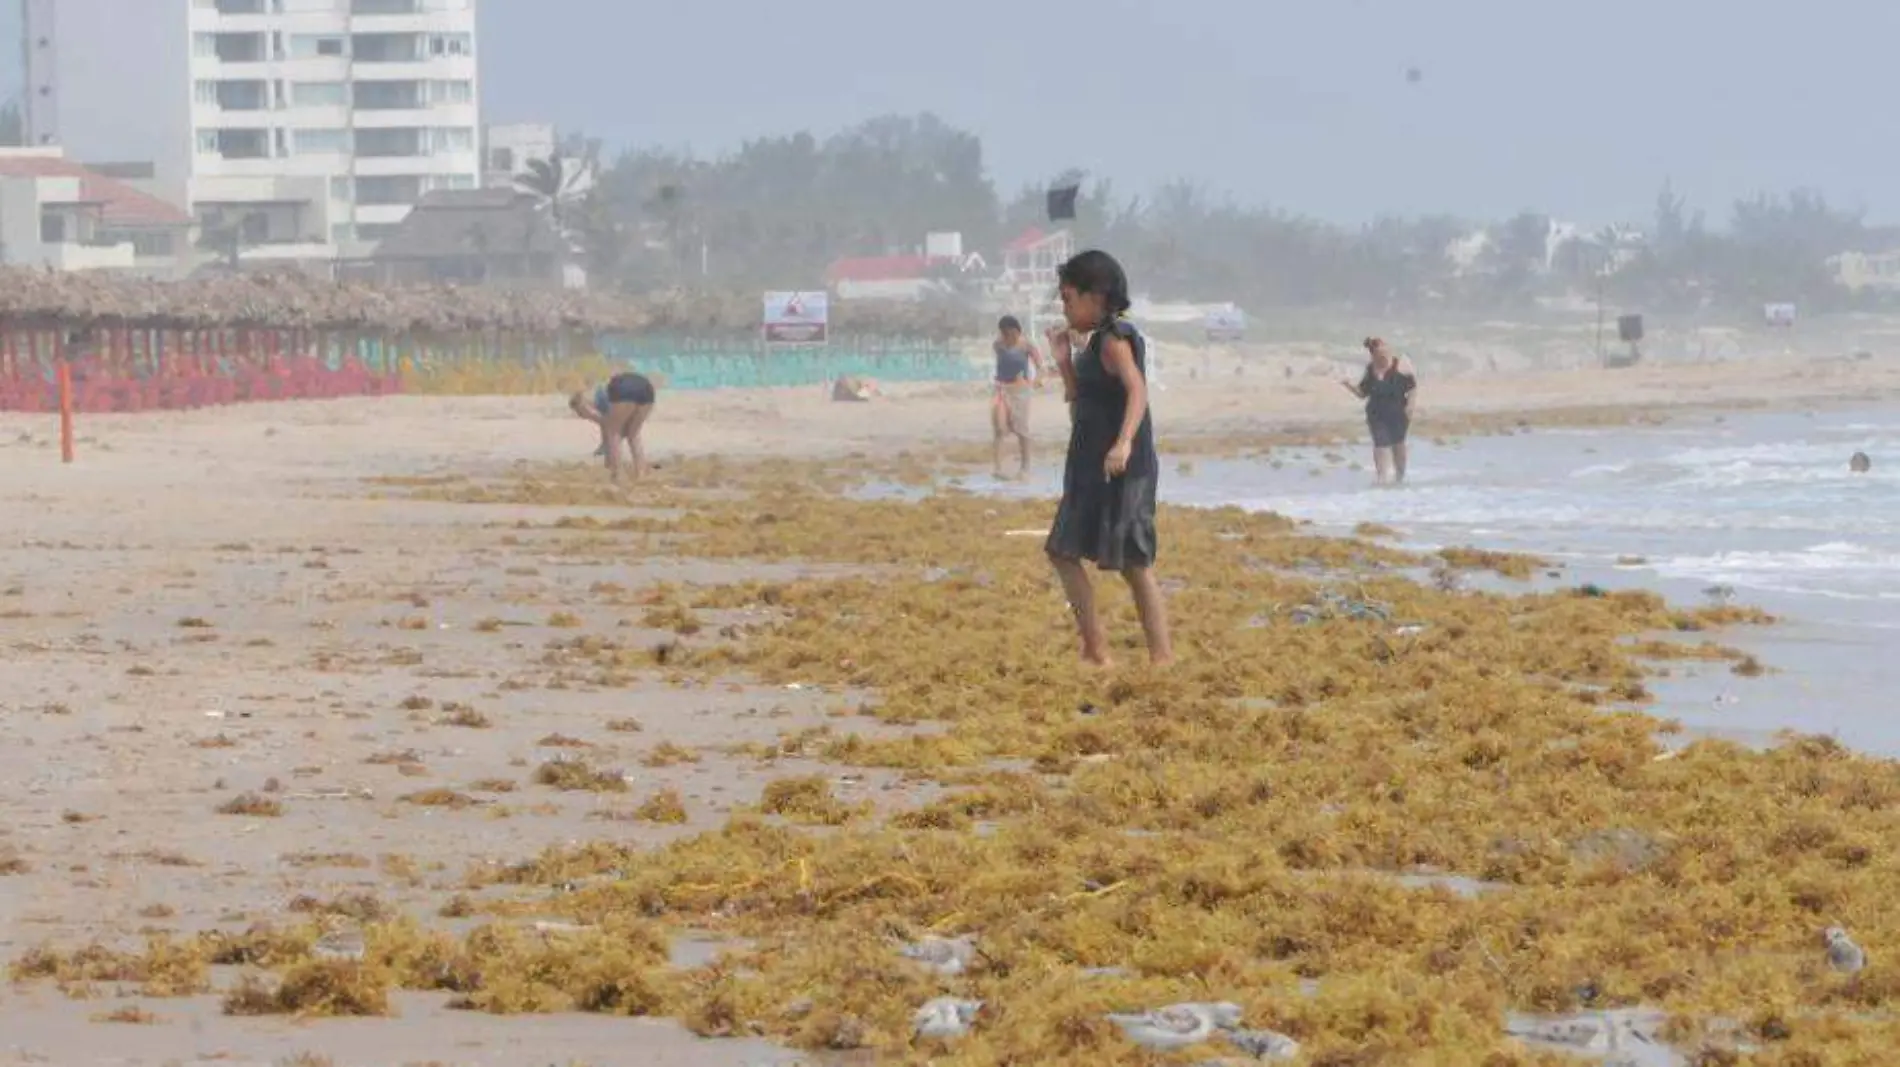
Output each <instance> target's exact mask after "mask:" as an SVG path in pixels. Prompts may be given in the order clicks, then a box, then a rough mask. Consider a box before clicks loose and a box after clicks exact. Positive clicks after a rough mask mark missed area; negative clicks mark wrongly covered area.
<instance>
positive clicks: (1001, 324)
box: [996, 315, 1023, 333]
mask: <svg viewBox="0 0 1900 1067" xmlns="http://www.w3.org/2000/svg"><path fill="white" fill-rule="evenodd" d="M1022 328H1023V324H1022V323H1020V322H1018V321H1016V316H1014V315H1004V316H1003V317H1002V318H1000V319H997V320H996V329H997V331H998V332H1001V333H1007V332H1009V331H1010V330H1015V331H1016V332H1018V333H1021V332H1022Z"/></svg>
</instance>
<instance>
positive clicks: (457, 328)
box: [0, 267, 982, 337]
mask: <svg viewBox="0 0 1900 1067" xmlns="http://www.w3.org/2000/svg"><path fill="white" fill-rule="evenodd" d="M761 315H762V304H761V294H760V293H757V292H744V293H739V292H730V293H696V292H685V291H672V292H661V293H652V294H647V295H642V296H630V295H627V294H622V293H611V292H600V291H593V290H572V289H508V288H499V287H489V286H416V287H389V286H371V285H365V284H361V283H355V282H337V281H330V280H328V279H324V278H318V277H314V276H311V275H308V274H304V273H301V272H296V271H286V272H259V273H234V274H219V275H214V276H208V277H202V278H194V279H191V280H189V281H178V282H170V281H154V280H150V279H141V278H131V277H125V276H120V275H111V274H104V273H97V272H92V273H72V272H51V271H43V270H35V269H30V268H21V267H0V323H11V324H14V325H19V326H32V325H42V326H51V325H60V326H66V327H93V326H115V325H125V326H134V327H149V328H161V329H216V328H223V327H254V328H261V329H283V330H290V329H312V330H352V331H363V332H373V333H383V334H406V333H440V334H446V333H495V332H501V333H512V334H552V333H558V332H564V331H579V332H604V333H647V332H656V333H674V334H689V335H696V336H743V335H746V334H753V333H756V332H757V331H758V330H759V328H760V319H761ZM981 318H982V317H981V316H980V315H975V314H974V313H973V311H972V310H971V309H968V308H963V307H960V306H956V305H951V304H898V303H885V302H862V301H833V302H832V305H831V328H832V330H833V332H834V333H840V334H852V333H860V334H883V335H889V336H914V337H951V336H957V335H962V334H968V333H972V332H980V330H981V329H982V322H981Z"/></svg>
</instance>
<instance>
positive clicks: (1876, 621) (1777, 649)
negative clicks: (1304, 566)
mask: <svg viewBox="0 0 1900 1067" xmlns="http://www.w3.org/2000/svg"><path fill="white" fill-rule="evenodd" d="M1424 430H1425V432H1426V433H1427V434H1429V425H1427V426H1426V427H1424ZM1412 449H1413V455H1412V463H1411V467H1412V469H1411V472H1410V477H1409V482H1408V484H1407V485H1406V486H1404V487H1403V488H1398V489H1379V488H1376V487H1374V486H1373V485H1372V484H1371V481H1372V478H1371V472H1370V466H1371V455H1370V449H1369V447H1364V446H1361V447H1356V448H1352V449H1341V450H1334V452H1333V454H1334V455H1335V456H1338V455H1342V454H1343V455H1344V456H1345V457H1346V462H1344V463H1342V462H1339V461H1338V460H1337V459H1336V458H1335V459H1331V460H1329V459H1328V458H1327V455H1326V452H1325V451H1323V450H1303V449H1287V450H1281V451H1278V452H1276V453H1275V454H1274V456H1273V459H1274V460H1275V461H1277V466H1276V465H1275V464H1274V463H1271V462H1266V461H1260V460H1246V461H1199V460H1197V461H1194V462H1193V463H1191V464H1190V465H1188V466H1187V468H1186V469H1182V468H1181V467H1179V466H1178V465H1177V464H1174V463H1172V462H1170V461H1167V459H1166V457H1164V469H1165V473H1164V475H1163V481H1162V492H1161V496H1162V499H1163V500H1164V501H1167V502H1170V503H1174V504H1185V505H1222V504H1237V505H1240V506H1242V507H1248V508H1257V509H1264V510H1271V511H1277V512H1279V513H1281V514H1284V515H1288V516H1290V517H1293V518H1299V519H1307V520H1310V521H1312V522H1313V523H1314V524H1315V525H1316V526H1317V527H1318V528H1320V529H1321V530H1338V531H1345V530H1349V529H1350V528H1351V527H1353V526H1354V525H1356V524H1358V523H1362V522H1376V523H1381V524H1384V525H1386V526H1390V527H1393V528H1395V529H1397V530H1398V531H1399V532H1400V541H1401V543H1403V544H1404V545H1406V546H1409V547H1417V548H1435V547H1441V546H1445V545H1476V546H1480V547H1485V548H1495V549H1508V550H1515V551H1523V552H1533V553H1537V554H1539V555H1543V556H1545V557H1546V558H1549V559H1552V560H1553V561H1557V562H1561V563H1562V564H1564V565H1565V567H1566V574H1565V575H1564V577H1563V579H1562V580H1563V581H1564V582H1566V583H1569V584H1577V583H1581V582H1585V581H1590V582H1596V583H1598V584H1600V585H1604V586H1609V587H1641V588H1650V589H1656V590H1658V591H1660V592H1662V593H1664V594H1665V595H1667V596H1669V597H1670V598H1671V599H1672V600H1676V601H1679V602H1684V603H1700V602H1705V601H1706V600H1707V599H1708V597H1709V593H1707V592H1705V591H1706V590H1709V589H1711V588H1712V587H1718V586H1727V587H1730V588H1732V589H1733V590H1734V597H1735V599H1736V601H1738V602H1742V603H1751V604H1757V605H1759V606H1761V607H1763V608H1765V609H1767V610H1768V611H1770V612H1773V613H1774V614H1775V615H1777V616H1779V617H1780V618H1781V619H1782V622H1781V623H1780V624H1779V625H1777V626H1774V627H1770V628H1765V629H1757V628H1748V629H1741V630H1734V631H1729V632H1728V633H1725V634H1722V635H1719V637H1718V639H1719V640H1721V641H1722V642H1723V643H1726V644H1732V645H1736V646H1738V647H1741V648H1744V649H1746V650H1748V651H1750V652H1753V653H1755V654H1757V655H1758V656H1759V657H1760V658H1761V659H1762V660H1763V662H1765V663H1766V664H1768V665H1769V666H1770V667H1771V668H1774V670H1775V673H1773V674H1770V675H1768V676H1766V677H1763V678H1755V679H1748V678H1741V677H1738V676H1735V675H1733V674H1732V673H1730V672H1729V671H1728V670H1727V669H1726V667H1725V666H1720V665H1717V666H1713V667H1687V668H1685V667H1682V666H1674V667H1672V677H1671V678H1669V679H1665V680H1663V682H1662V683H1661V684H1658V685H1654V686H1652V688H1653V689H1655V690H1656V691H1657V693H1658V696H1659V698H1660V703H1659V705H1658V706H1657V708H1656V709H1655V710H1656V711H1657V713H1658V714H1661V715H1664V716H1666V717H1673V718H1678V719H1680V720H1682V721H1683V722H1684V723H1685V724H1686V725H1689V726H1692V727H1695V728H1698V729H1704V730H1709V731H1711V732H1715V733H1719V734H1723V735H1727V736H1733V737H1736V738H1738V739H1741V740H1747V741H1765V740H1767V739H1768V738H1770V737H1772V735H1773V734H1774V732H1776V731H1778V730H1782V729H1793V730H1798V731H1801V732H1806V733H1822V734H1830V735H1833V736H1835V737H1837V738H1838V739H1839V740H1841V741H1842V742H1844V743H1846V744H1849V745H1852V746H1854V747H1856V748H1859V749H1861V750H1863V751H1869V752H1877V753H1880V754H1885V755H1896V756H1900V714H1896V709H1895V708H1893V707H1892V706H1891V704H1892V698H1893V697H1894V695H1895V694H1896V693H1900V655H1896V654H1895V651H1896V650H1895V645H1896V642H1900V408H1883V409H1829V410H1817V411H1808V412H1774V413H1769V412H1760V413H1744V414H1731V415H1727V416H1711V415H1699V416H1694V417H1691V418H1688V419H1684V420H1679V421H1675V422H1672V423H1671V424H1669V425H1667V426H1659V427H1618V428H1613V429H1533V430H1527V431H1520V432H1518V433H1516V434H1513V435H1511V436H1504V437H1488V438H1472V439H1467V440H1465V441H1462V442H1458V443H1454V444H1447V445H1435V444H1433V443H1432V442H1431V441H1430V440H1427V439H1415V440H1414V442H1413V446H1412ZM1856 451H1861V452H1866V453H1867V454H1868V455H1869V456H1870V457H1872V459H1873V469H1872V470H1871V471H1870V472H1868V473H1865V474H1853V473H1851V472H1850V471H1849V470H1848V467H1847V463H1848V458H1849V457H1850V456H1851V455H1852V454H1853V453H1854V452H1856ZM1354 463H1357V464H1361V465H1362V466H1363V468H1364V469H1359V470H1354V469H1352V467H1351V464H1354ZM979 486H980V482H974V481H973V482H972V483H971V488H978V487H979ZM1056 490H1057V485H1056V473H1055V472H1044V475H1043V477H1042V478H1040V479H1037V480H1036V481H1033V482H1032V483H1030V484H1028V485H1023V486H1015V487H1008V488H1004V489H1002V490H1000V491H1003V492H1008V493H1010V494H1012V495H1014V494H1018V493H1027V494H1034V495H1044V494H1051V493H1053V492H1055V491H1056ZM1163 552H1164V554H1165V552H1166V546H1165V545H1164V546H1163ZM1162 566H1163V568H1164V569H1165V566H1166V560H1165V555H1164V559H1163V561H1162Z"/></svg>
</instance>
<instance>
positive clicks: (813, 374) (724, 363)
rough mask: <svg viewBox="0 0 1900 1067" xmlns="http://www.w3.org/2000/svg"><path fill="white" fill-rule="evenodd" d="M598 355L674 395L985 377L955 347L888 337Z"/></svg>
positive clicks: (613, 338)
mask: <svg viewBox="0 0 1900 1067" xmlns="http://www.w3.org/2000/svg"><path fill="white" fill-rule="evenodd" d="M599 345H600V353H601V355H603V356H606V357H607V359H608V360H609V361H611V362H614V363H622V364H626V365H628V366H631V367H632V368H634V369H635V370H638V371H639V372H640V373H642V374H645V375H649V376H651V377H655V378H658V379H660V380H662V381H663V382H664V383H665V385H666V387H667V388H669V389H734V388H760V387H773V386H793V385H820V384H823V383H825V382H828V381H832V380H834V379H837V378H843V377H866V378H874V379H876V380H878V381H881V382H962V381H976V380H981V379H982V378H983V376H984V371H983V368H982V367H981V366H979V365H978V364H977V363H976V362H974V361H973V360H971V359H970V358H969V356H967V355H966V354H965V353H964V350H963V349H962V348H961V347H959V346H958V345H956V344H955V343H953V342H948V341H923V340H909V339H903V338H888V337H843V338H833V339H832V340H831V343H830V344H827V345H823V346H817V347H789V346H772V347H770V348H768V347H767V346H766V345H765V343H764V342H763V341H750V342H747V341H706V340H693V339H689V338H683V337H651V336H639V337H636V336H630V335H613V334H609V335H605V336H602V337H601V338H600V339H599Z"/></svg>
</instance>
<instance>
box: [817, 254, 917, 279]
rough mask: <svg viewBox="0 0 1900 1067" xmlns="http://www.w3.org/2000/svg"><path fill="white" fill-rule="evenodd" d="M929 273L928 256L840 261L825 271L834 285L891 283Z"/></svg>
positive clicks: (826, 277)
mask: <svg viewBox="0 0 1900 1067" xmlns="http://www.w3.org/2000/svg"><path fill="white" fill-rule="evenodd" d="M929 273H930V259H929V258H928V257H926V256H868V257H864V258H860V259H841V260H838V261H837V262H836V263H833V264H832V265H831V266H830V267H827V268H826V269H825V281H826V282H827V283H829V284H832V285H836V284H837V283H839V282H891V281H902V280H907V279H911V278H923V277H926V276H928V275H929Z"/></svg>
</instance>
